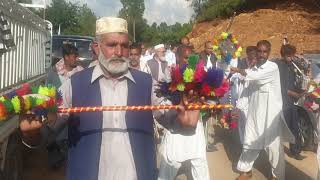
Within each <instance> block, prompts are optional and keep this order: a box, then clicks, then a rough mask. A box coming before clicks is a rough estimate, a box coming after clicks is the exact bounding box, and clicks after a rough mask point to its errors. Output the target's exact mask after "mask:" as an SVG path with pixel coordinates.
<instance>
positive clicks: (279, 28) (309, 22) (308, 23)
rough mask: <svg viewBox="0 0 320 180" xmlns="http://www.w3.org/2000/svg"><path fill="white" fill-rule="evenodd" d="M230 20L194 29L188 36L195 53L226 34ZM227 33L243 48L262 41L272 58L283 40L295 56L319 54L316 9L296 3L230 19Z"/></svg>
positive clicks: (319, 10)
mask: <svg viewBox="0 0 320 180" xmlns="http://www.w3.org/2000/svg"><path fill="white" fill-rule="evenodd" d="M229 22H230V19H217V20H214V21H211V22H203V23H198V24H196V25H194V27H193V30H192V32H191V33H189V34H188V37H189V38H190V41H191V42H192V43H193V45H194V47H195V49H196V51H198V52H199V51H201V50H203V48H204V47H203V45H204V43H205V42H206V41H208V40H212V39H213V37H214V35H218V34H220V33H221V32H222V31H226V29H227V27H228V24H229ZM230 32H231V33H233V34H234V35H235V36H236V37H237V39H238V40H239V42H240V43H241V45H242V46H243V47H247V46H249V45H255V44H256V43H257V41H259V40H262V39H266V40H269V41H270V42H271V43H272V55H271V56H272V57H276V56H279V52H280V47H281V43H282V40H283V38H284V37H285V36H287V37H288V39H289V42H290V43H291V44H293V45H295V46H297V50H298V53H311V52H313V53H320V7H317V6H313V7H310V6H308V7H305V6H303V5H301V4H296V3H283V4H279V5H277V6H274V7H272V8H271V9H269V8H266V9H258V10H255V11H253V12H249V13H241V14H239V15H237V16H236V17H235V19H234V23H233V25H232V26H231V29H230Z"/></svg>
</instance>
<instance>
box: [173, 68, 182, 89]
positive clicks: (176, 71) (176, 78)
mask: <svg viewBox="0 0 320 180" xmlns="http://www.w3.org/2000/svg"><path fill="white" fill-rule="evenodd" d="M171 78H172V82H174V83H176V84H179V83H182V82H183V76H182V73H181V71H180V66H179V65H176V66H174V67H172V69H171Z"/></svg>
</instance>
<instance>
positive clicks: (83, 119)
mask: <svg viewBox="0 0 320 180" xmlns="http://www.w3.org/2000/svg"><path fill="white" fill-rule="evenodd" d="M96 39H97V41H96V42H95V43H94V45H93V49H94V51H95V53H96V55H97V61H96V62H95V63H94V64H93V65H92V66H90V67H89V68H85V69H82V68H80V67H78V66H77V65H76V63H75V61H76V56H77V51H76V49H75V48H74V47H72V46H67V47H65V49H64V53H63V59H62V60H61V61H60V62H59V63H58V64H57V65H56V71H54V72H50V73H49V79H48V83H50V84H53V85H55V86H57V87H59V89H60V90H61V92H62V95H63V107H85V106H108V105H112V106H113V105H117V106H126V105H151V104H154V105H159V104H171V102H170V101H168V100H166V99H163V98H160V97H157V96H156V95H155V93H154V86H155V85H156V84H157V82H159V81H166V82H169V81H170V80H171V79H170V67H172V66H174V65H175V64H179V65H183V64H187V63H188V57H189V56H190V55H191V54H192V53H193V48H192V46H191V45H190V42H189V40H188V39H187V38H186V37H185V38H183V39H182V40H181V44H180V45H178V46H172V47H169V48H167V49H166V47H165V45H163V44H159V45H156V46H154V50H150V49H149V50H148V51H147V50H146V48H145V46H144V44H132V45H129V37H128V30H127V22H126V21H125V20H123V19H121V18H114V17H103V18H100V19H99V20H97V24H96ZM270 51H271V44H270V43H269V42H268V41H265V40H263V41H259V42H258V43H257V45H256V46H250V47H248V48H247V58H246V59H244V60H235V61H236V62H237V67H235V66H234V67H231V68H230V67H229V70H228V72H230V73H231V74H226V78H229V79H230V81H232V84H233V85H234V87H236V88H237V97H236V99H237V100H236V104H237V107H238V109H239V110H238V111H237V112H239V115H238V117H239V134H240V139H241V143H242V144H243V148H242V153H241V156H240V159H239V162H238V165H237V169H238V170H239V171H240V172H241V174H240V176H239V178H238V179H240V180H243V179H248V178H250V177H251V176H252V173H251V170H252V166H253V163H254V161H255V160H256V159H257V157H258V155H259V153H260V151H261V150H266V151H267V153H268V155H269V160H270V163H271V166H272V175H273V179H284V170H285V169H284V165H285V163H284V153H283V146H282V144H281V143H282V142H284V141H286V140H288V141H290V142H294V141H293V139H294V137H293V136H292V134H291V133H290V131H289V129H288V127H287V124H289V126H290V127H291V128H293V129H294V128H295V127H296V126H295V124H294V121H295V120H294V119H293V116H296V115H294V112H295V110H294V109H293V107H292V106H291V105H292V104H291V102H292V101H290V100H288V99H290V98H285V97H288V96H289V97H295V98H298V97H299V96H301V93H299V92H296V91H295V90H293V89H291V88H292V86H291V84H290V83H287V84H284V83H283V82H291V79H290V78H292V76H290V75H288V73H286V71H290V68H286V67H287V66H288V67H289V64H290V60H291V59H292V57H293V56H294V53H295V49H294V48H293V47H292V46H288V45H285V46H284V47H283V51H281V52H282V53H281V55H282V56H283V58H284V60H283V61H281V63H278V64H277V63H275V62H272V61H270V59H269V55H270ZM200 57H201V59H203V60H204V61H205V62H206V68H216V67H220V66H221V62H218V61H217V60H216V58H215V56H214V54H213V52H212V48H211V42H209V41H208V42H206V43H205V50H204V51H203V52H202V53H201V54H200ZM286 65H287V66H286ZM189 96H190V97H189V98H190V99H192V93H191V95H190V94H189ZM189 98H182V101H181V103H180V108H179V110H177V111H176V110H159V111H154V112H151V111H138V112H131V111H127V112H124V111H121V112H118V111H112V112H91V113H90V112H88V113H79V114H63V115H61V114H59V115H57V114H49V115H48V120H49V122H55V123H50V124H49V125H44V124H42V123H41V122H40V121H39V120H38V119H37V117H30V116H28V117H26V116H22V117H21V123H20V129H21V131H22V135H23V136H22V137H23V141H24V143H25V144H28V145H29V146H31V147H32V146H37V145H38V144H40V143H41V141H43V139H44V138H45V136H47V135H46V134H45V133H43V130H41V129H43V128H44V127H46V128H48V129H50V132H51V131H55V129H56V127H57V126H59V127H61V126H62V127H64V128H67V129H68V131H67V134H68V135H67V137H68V144H69V147H68V163H67V179H68V180H109V179H115V180H118V179H119V180H120V179H128V180H131V179H132V180H153V179H158V180H173V179H174V178H175V177H176V175H177V173H178V170H179V168H180V167H181V166H182V165H184V164H185V163H189V164H190V167H191V169H190V172H191V176H192V178H193V179H194V180H209V179H210V177H209V170H208V163H207V158H206V150H210V149H211V150H212V146H210V145H211V144H207V143H206V138H205V133H204V131H205V130H204V125H203V122H205V119H202V118H201V116H200V113H199V111H189V110H185V108H184V107H185V105H186V104H188V101H189ZM249 110H250V111H249ZM283 114H284V115H283ZM154 119H155V122H156V124H159V125H160V126H161V127H163V128H164V135H163V138H162V141H161V146H160V151H159V152H160V170H159V172H158V173H157V170H156V169H157V168H156V147H155V144H156V143H155V142H154V124H155V123H154ZM286 121H287V123H286ZM61 124H62V125H61ZM210 128H213V126H212V125H210ZM47 134H48V133H47ZM282 137H288V139H284V138H282ZM296 138H297V137H296ZM211 142H212V141H211ZM290 150H292V153H293V154H294V157H296V158H299V156H298V154H299V148H298V147H297V145H294V144H292V145H291V146H290Z"/></svg>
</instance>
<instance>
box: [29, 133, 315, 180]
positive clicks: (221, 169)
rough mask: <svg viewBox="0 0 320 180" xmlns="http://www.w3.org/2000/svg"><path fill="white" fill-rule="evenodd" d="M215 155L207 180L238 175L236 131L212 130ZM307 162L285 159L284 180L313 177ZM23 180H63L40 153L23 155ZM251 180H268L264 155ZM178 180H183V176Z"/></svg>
mask: <svg viewBox="0 0 320 180" xmlns="http://www.w3.org/2000/svg"><path fill="white" fill-rule="evenodd" d="M215 133H216V134H215V143H216V145H215V146H216V151H214V152H210V153H208V154H207V157H208V161H209V169H210V175H211V179H215V180H234V179H235V178H236V177H237V176H238V173H237V172H236V170H235V168H234V167H235V165H236V163H237V160H238V158H239V155H240V151H241V150H240V144H239V142H238V140H237V139H238V138H237V132H236V131H225V130H221V129H216V132H215ZM303 155H304V156H306V157H307V158H306V159H304V160H303V161H296V160H294V159H291V158H289V157H287V156H286V179H287V180H309V179H310V180H311V179H314V178H315V177H316V173H317V162H316V156H315V154H314V153H313V152H303ZM25 157H26V159H25V171H24V180H64V170H63V169H59V170H56V171H52V170H50V169H49V168H48V166H47V164H46V162H47V161H46V156H45V153H43V152H41V151H28V150H26V151H25ZM254 167H255V169H254V171H253V173H254V175H253V178H252V180H264V179H268V178H269V177H270V175H271V172H270V165H269V163H268V160H267V157H266V155H265V153H261V155H260V157H259V159H258V160H257V162H256V163H255V165H254ZM178 179H179V180H184V179H186V178H185V177H184V176H183V175H181V176H179V177H178Z"/></svg>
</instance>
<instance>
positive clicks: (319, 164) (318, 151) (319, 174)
mask: <svg viewBox="0 0 320 180" xmlns="http://www.w3.org/2000/svg"><path fill="white" fill-rule="evenodd" d="M317 160H318V176H317V180H320V142H318V150H317Z"/></svg>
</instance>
